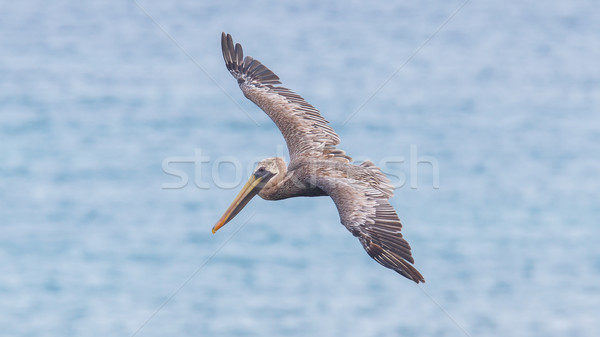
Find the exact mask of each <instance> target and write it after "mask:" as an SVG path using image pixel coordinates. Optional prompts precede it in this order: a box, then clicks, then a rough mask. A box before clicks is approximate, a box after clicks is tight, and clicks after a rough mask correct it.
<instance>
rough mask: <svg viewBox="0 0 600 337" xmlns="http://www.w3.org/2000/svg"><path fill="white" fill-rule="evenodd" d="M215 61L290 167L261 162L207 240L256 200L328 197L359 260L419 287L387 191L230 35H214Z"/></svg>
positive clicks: (369, 167)
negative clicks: (276, 139) (362, 253)
mask: <svg viewBox="0 0 600 337" xmlns="http://www.w3.org/2000/svg"><path fill="white" fill-rule="evenodd" d="M221 47H222V49H223V58H224V59H225V64H226V66H227V69H229V72H231V74H232V75H233V77H235V78H236V79H237V82H238V84H239V86H240V89H242V92H243V93H244V96H246V98H248V99H249V100H251V101H252V102H254V103H255V104H256V105H258V106H259V107H260V108H261V109H263V110H264V111H265V112H266V113H267V115H269V117H270V118H271V119H272V120H273V121H274V122H275V124H276V125H277V127H278V128H279V130H280V131H281V133H282V134H283V137H284V138H285V142H286V143H287V147H288V151H289V154H290V164H289V166H288V167H287V168H286V165H285V162H284V160H283V158H267V159H264V160H262V161H261V162H259V163H258V165H257V167H256V169H255V171H254V173H253V174H252V176H251V177H250V179H249V180H248V182H247V183H246V185H245V186H244V187H243V188H242V190H241V192H240V193H239V194H238V195H237V197H236V198H235V200H234V201H233V203H232V204H231V206H229V208H228V209H227V211H225V214H223V216H222V217H221V219H220V220H219V222H217V224H216V225H215V226H214V227H213V229H212V232H213V234H214V233H215V232H216V231H217V230H218V229H219V228H221V227H222V226H223V225H225V224H226V223H227V222H229V221H230V220H231V219H233V217H235V216H236V215H237V214H238V213H239V212H240V211H241V210H242V208H244V206H245V205H246V204H247V203H248V202H249V201H250V199H252V198H253V197H254V196H255V195H256V194H258V195H259V196H260V197H261V198H263V199H266V200H281V199H286V198H291V197H299V196H326V195H328V196H330V197H331V198H332V199H333V201H334V203H335V205H336V206H337V209H338V212H339V214H340V220H341V222H342V224H343V225H344V226H346V228H347V229H348V230H349V231H350V232H351V233H352V234H353V235H354V236H356V237H357V238H358V240H359V241H360V243H361V244H362V245H363V247H364V248H365V250H366V251H367V253H368V254H369V255H370V256H371V257H372V258H373V259H375V261H377V262H379V263H380V264H381V265H383V266H384V267H387V268H390V269H393V270H395V271H396V272H398V273H399V274H400V275H402V276H404V277H406V278H408V279H410V280H413V281H414V282H416V283H419V282H425V279H424V278H423V276H422V275H421V273H419V271H417V269H415V268H414V267H413V266H412V265H411V264H412V263H414V260H413V258H412V255H411V250H410V246H409V244H408V242H406V240H404V238H403V237H402V234H401V233H400V230H401V229H402V224H401V223H400V220H399V219H398V215H397V214H396V211H395V210H394V208H393V207H392V205H390V203H389V201H388V199H390V198H391V197H392V195H393V192H394V187H393V186H392V185H391V183H390V181H389V179H387V177H386V176H385V175H384V174H383V173H382V172H381V170H380V169H379V168H378V167H377V166H375V165H374V164H373V163H372V162H370V161H365V162H363V163H362V164H360V165H353V164H352V163H351V161H352V159H351V158H350V157H348V156H347V155H346V153H345V152H344V151H342V150H340V149H337V148H336V147H335V146H336V145H338V144H339V143H340V139H339V137H338V135H337V134H336V133H335V131H333V129H332V128H331V127H330V126H329V125H327V124H328V122H327V121H326V120H325V119H324V118H323V117H321V115H320V114H319V111H318V110H317V109H315V108H314V107H313V106H312V105H310V104H308V103H307V102H306V101H305V100H304V99H303V98H302V97H300V96H299V95H298V94H296V93H294V92H293V91H291V90H290V89H287V88H284V87H282V86H280V84H281V82H279V77H278V76H277V75H275V74H274V73H273V72H272V71H271V70H269V69H268V68H267V67H265V66H264V65H263V64H262V63H260V62H259V61H258V60H255V59H253V58H252V57H250V56H246V58H244V54H243V52H242V46H241V45H240V44H239V43H238V44H236V45H235V46H234V44H233V40H232V38H231V35H229V34H227V35H226V34H225V33H223V34H222V35H221Z"/></svg>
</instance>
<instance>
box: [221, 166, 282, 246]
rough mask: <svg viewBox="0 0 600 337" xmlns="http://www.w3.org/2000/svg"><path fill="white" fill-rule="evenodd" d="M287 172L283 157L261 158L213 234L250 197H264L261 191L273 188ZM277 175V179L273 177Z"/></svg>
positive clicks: (231, 217) (239, 209)
mask: <svg viewBox="0 0 600 337" xmlns="http://www.w3.org/2000/svg"><path fill="white" fill-rule="evenodd" d="M282 174H285V162H284V160H283V158H279V157H275V158H267V159H263V160H261V161H260V162H259V163H258V165H256V168H255V169H254V172H253V173H252V175H251V176H250V179H248V182H246V185H244V187H243V188H242V190H241V191H240V193H239V194H238V195H237V197H235V199H234V200H233V202H232V203H231V205H230V206H229V208H228V209H227V210H226V211H225V214H223V216H222V217H221V219H219V221H218V222H217V224H216V225H215V226H214V227H213V229H212V232H213V234H214V233H216V232H217V230H219V228H221V227H223V226H224V225H225V224H226V223H228V222H229V221H230V220H231V219H233V218H234V217H235V216H236V215H237V214H238V213H239V212H240V211H241V210H242V209H243V208H244V206H246V204H248V202H249V201H250V199H252V198H253V197H254V196H255V195H257V194H259V195H260V196H261V197H263V198H264V196H263V194H262V193H260V192H261V191H268V190H270V189H271V188H273V187H274V186H275V185H277V183H278V182H279V181H280V180H281V175H282ZM274 177H276V178H275V179H273V178H274Z"/></svg>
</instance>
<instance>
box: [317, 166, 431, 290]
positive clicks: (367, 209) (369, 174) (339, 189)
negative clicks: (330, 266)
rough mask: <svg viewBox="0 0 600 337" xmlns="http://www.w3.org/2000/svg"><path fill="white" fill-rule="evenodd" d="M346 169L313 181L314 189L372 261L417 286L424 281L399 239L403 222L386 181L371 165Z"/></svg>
mask: <svg viewBox="0 0 600 337" xmlns="http://www.w3.org/2000/svg"><path fill="white" fill-rule="evenodd" d="M348 166H349V168H348V171H349V172H350V174H348V172H346V173H345V174H343V175H338V176H335V174H331V173H330V174H329V175H321V176H319V177H317V178H316V181H317V186H318V187H319V188H321V189H322V190H323V191H325V193H327V194H328V195H329V196H331V198H332V199H333V201H334V203H335V205H336V206H337V208H338V212H339V213H340V220H341V222H342V224H343V225H344V226H346V228H347V229H348V230H349V231H350V232H351V233H352V234H353V235H354V236H356V237H357V238H358V240H359V241H360V243H361V244H362V245H363V247H364V249H365V250H366V251H367V253H368V254H369V255H370V256H371V257H372V258H373V259H374V260H375V261H377V262H379V263H380V264H381V265H383V266H384V267H387V268H390V269H393V270H394V271H396V272H398V273H399V274H400V275H402V276H404V277H406V278H408V279H410V280H412V281H414V282H416V283H419V282H425V279H424V278H423V276H422V275H421V273H419V271H418V270H417V269H416V268H415V267H413V266H412V264H413V263H414V259H413V257H412V253H411V248H410V245H409V244H408V242H407V241H406V240H405V239H404V238H403V236H402V233H401V230H402V223H401V222H400V219H399V218H398V215H397V214H396V211H395V210H394V208H393V207H392V205H391V204H390V203H389V201H388V199H389V198H390V197H391V196H392V190H391V189H390V186H391V185H390V184H389V180H388V179H387V178H386V177H385V175H383V173H381V171H380V170H379V169H378V168H377V167H376V166H375V165H373V164H372V163H371V162H365V163H363V164H362V165H361V166H358V167H357V166H350V165H348Z"/></svg>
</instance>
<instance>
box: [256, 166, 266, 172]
mask: <svg viewBox="0 0 600 337" xmlns="http://www.w3.org/2000/svg"><path fill="white" fill-rule="evenodd" d="M256 172H261V173H262V172H265V168H264V167H260V168H258V170H256Z"/></svg>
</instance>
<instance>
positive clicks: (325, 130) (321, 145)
mask: <svg viewBox="0 0 600 337" xmlns="http://www.w3.org/2000/svg"><path fill="white" fill-rule="evenodd" d="M221 48H222V51H223V59H224V60H225V65H226V66H227V69H228V70H229V72H231V74H232V75H233V77H235V78H236V79H237V81H238V84H239V86H240V89H242V92H243V93H244V96H246V97H247V98H248V99H250V100H251V101H252V102H254V103H255V104H256V105H258V106H259V107H260V108H261V109H263V110H264V111H265V112H266V113H267V115H268V116H269V117H270V118H271V119H272V120H273V121H274V122H275V124H276V125H277V127H278V128H279V130H280V131H281V133H282V134H283V137H284V139H285V141H286V143H287V146H288V150H289V152H290V159H291V161H294V160H295V159H298V158H299V157H311V158H318V159H328V160H335V161H339V162H345V163H348V162H350V161H351V160H352V159H351V158H350V157H349V156H347V155H346V153H345V152H344V151H343V150H340V149H337V148H336V147H335V146H336V145H338V144H339V143H340V138H339V136H338V135H337V134H336V133H335V131H334V130H333V129H332V128H331V127H330V126H329V125H328V124H329V122H328V121H327V120H325V118H323V117H322V116H321V114H320V113H319V111H318V110H317V109H316V108H315V107H313V106H312V105H310V104H309V103H308V102H306V101H305V100H304V99H303V98H302V97H301V96H300V95H298V94H296V93H295V92H293V91H291V90H290V89H288V88H285V87H282V86H278V85H279V84H281V82H280V81H279V77H278V76H277V75H275V73H273V72H272V71H271V70H270V69H269V68H267V67H265V66H264V65H263V64H262V63H260V61H258V60H256V59H254V58H252V57H250V56H246V58H244V53H243V50H242V46H241V45H240V44H239V43H238V44H235V45H234V44H233V39H232V38H231V35H229V34H225V33H223V34H222V35H221Z"/></svg>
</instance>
